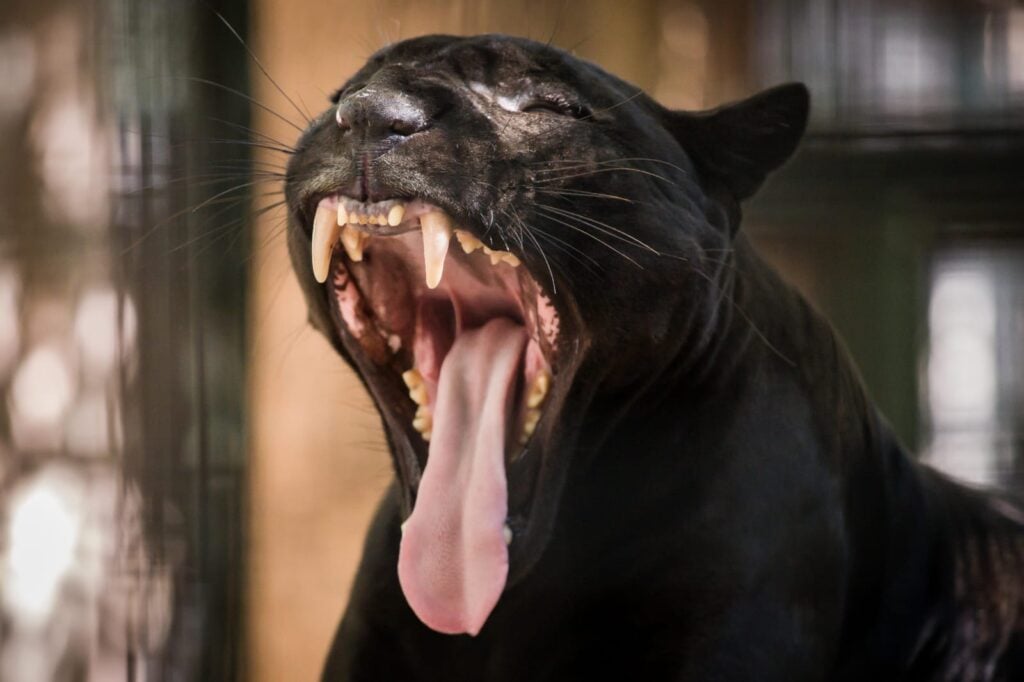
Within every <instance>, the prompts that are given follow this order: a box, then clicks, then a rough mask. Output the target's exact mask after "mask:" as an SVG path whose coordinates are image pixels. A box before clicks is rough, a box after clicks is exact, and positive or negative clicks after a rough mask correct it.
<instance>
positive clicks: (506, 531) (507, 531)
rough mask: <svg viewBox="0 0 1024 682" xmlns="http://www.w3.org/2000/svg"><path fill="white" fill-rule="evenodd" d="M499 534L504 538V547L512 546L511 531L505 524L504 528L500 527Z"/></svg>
mask: <svg viewBox="0 0 1024 682" xmlns="http://www.w3.org/2000/svg"><path fill="white" fill-rule="evenodd" d="M501 534H502V535H503V536H504V537H505V544H506V545H511V544H512V529H511V528H509V527H508V524H507V523H506V524H505V525H504V526H502V527H501Z"/></svg>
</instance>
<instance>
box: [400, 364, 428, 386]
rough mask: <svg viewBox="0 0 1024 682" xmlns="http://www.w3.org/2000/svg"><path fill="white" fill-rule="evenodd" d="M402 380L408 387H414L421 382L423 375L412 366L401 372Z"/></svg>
mask: <svg viewBox="0 0 1024 682" xmlns="http://www.w3.org/2000/svg"><path fill="white" fill-rule="evenodd" d="M402 381H404V382H405V385H406V386H408V387H409V388H416V387H417V386H419V385H420V384H422V383H423V375H422V374H420V371H419V370H418V369H416V368H415V367H413V368H412V369H407V370H406V371H404V372H402Z"/></svg>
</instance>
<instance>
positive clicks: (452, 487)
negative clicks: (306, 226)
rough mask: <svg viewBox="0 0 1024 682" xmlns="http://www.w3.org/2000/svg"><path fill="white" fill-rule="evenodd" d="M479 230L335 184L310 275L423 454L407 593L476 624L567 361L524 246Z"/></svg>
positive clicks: (423, 205)
mask: <svg viewBox="0 0 1024 682" xmlns="http://www.w3.org/2000/svg"><path fill="white" fill-rule="evenodd" d="M485 240H486V234H484V235H480V236H478V235H477V234H475V233H474V232H473V231H471V230H470V229H469V228H467V227H463V226H461V225H457V224H456V223H455V221H454V220H453V218H452V217H451V216H450V215H449V214H448V213H447V212H445V211H444V210H443V209H441V208H438V207H437V206H435V205H433V204H431V203H429V202H426V201H423V200H420V199H414V200H408V201H404V200H388V201H380V202H375V203H363V202H359V201H355V200H353V199H349V198H346V197H344V196H341V195H338V194H334V195H330V196H327V197H324V198H322V199H320V200H319V202H318V203H317V204H316V210H315V217H314V220H313V234H312V244H311V246H312V265H313V272H314V275H315V277H316V279H317V281H319V282H328V288H329V289H328V290H329V292H330V294H331V299H332V303H333V305H334V313H335V316H336V319H337V322H338V324H339V326H340V327H341V328H342V331H343V334H342V336H343V338H345V342H346V345H347V346H348V347H349V350H350V351H353V353H354V354H357V355H360V354H361V356H362V357H361V358H357V360H358V361H357V364H359V365H361V366H362V367H363V369H364V370H365V369H366V368H368V367H369V368H372V369H373V371H372V372H366V371H364V372H363V373H364V377H365V378H366V379H367V381H368V382H370V383H371V390H373V389H374V388H376V389H378V390H377V391H376V395H377V396H378V402H380V403H381V404H382V405H383V409H386V410H391V411H392V412H393V414H392V416H393V417H394V418H395V419H396V420H397V423H400V424H405V428H406V431H407V433H408V435H409V438H410V443H411V444H412V445H413V450H414V451H415V453H416V459H417V461H416V462H415V464H414V466H415V469H416V470H415V471H413V472H406V473H407V474H409V473H411V474H412V476H411V479H412V480H415V479H416V478H417V477H418V479H419V486H418V489H417V491H416V502H415V505H414V507H413V511H412V514H411V515H410V516H409V518H408V520H407V521H406V523H405V524H404V525H403V536H402V544H401V548H400V553H399V566H398V570H399V579H400V582H401V584H402V589H403V591H404V592H405V595H406V599H407V600H408V602H409V604H410V606H411V607H412V608H413V611H415V612H416V614H417V615H418V616H419V617H420V619H421V620H422V621H423V622H424V623H426V624H427V625H428V626H429V627H431V628H433V629H435V630H438V631H440V632H448V633H464V632H465V633H470V634H476V632H478V631H479V629H480V627H482V625H483V623H484V621H485V620H486V619H487V617H488V615H489V614H490V612H491V610H492V609H493V608H494V606H495V604H496V602H497V600H498V598H499V597H500V595H501V593H502V591H503V590H504V587H505V583H506V580H507V575H508V547H507V546H508V545H509V544H511V543H512V542H513V541H514V533H513V529H514V527H515V525H514V524H511V525H510V524H509V522H508V514H509V485H508V480H507V472H508V471H509V470H510V467H513V466H514V465H515V463H516V462H517V460H519V459H521V458H524V457H526V455H527V452H528V449H527V445H528V443H529V441H530V439H531V437H532V436H533V434H534V432H535V431H536V430H537V428H538V424H539V423H541V420H542V417H543V414H544V410H545V405H546V403H547V402H550V400H549V393H550V392H551V388H552V384H553V381H554V377H555V376H556V374H557V368H558V364H559V357H558V354H559V326H560V320H559V315H558V313H557V312H556V309H555V307H554V305H553V304H552V301H551V299H550V298H549V297H548V296H547V295H546V293H545V292H544V290H543V289H542V287H541V286H540V284H539V283H538V281H537V280H536V279H535V278H534V277H533V275H532V274H531V273H530V271H529V269H528V267H526V266H525V265H524V264H523V263H522V261H521V259H520V257H519V256H517V255H515V254H513V253H511V252H510V251H508V250H497V249H494V248H491V247H490V246H488V245H486V244H485V243H484V241H485ZM367 362H368V363H369V364H366V363H367ZM374 382H377V383H378V384H380V385H378V386H372V384H373V383H374ZM402 394H405V395H407V396H408V398H405V397H404V396H403V395H402ZM381 396H385V397H388V396H394V397H395V399H394V400H391V399H384V400H381ZM392 403H394V404H392ZM393 423H394V422H393Z"/></svg>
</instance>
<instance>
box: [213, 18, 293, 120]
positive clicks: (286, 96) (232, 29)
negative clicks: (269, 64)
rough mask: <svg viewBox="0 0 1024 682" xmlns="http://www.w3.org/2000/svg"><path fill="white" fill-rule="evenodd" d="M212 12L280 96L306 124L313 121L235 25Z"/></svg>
mask: <svg viewBox="0 0 1024 682" xmlns="http://www.w3.org/2000/svg"><path fill="white" fill-rule="evenodd" d="M213 13H214V14H216V15H217V18H218V19H220V20H221V23H223V24H224V25H225V26H227V27H228V30H229V31H231V34H232V35H233V36H235V38H236V39H237V40H238V42H239V43H241V45H242V47H243V48H244V49H245V51H246V52H247V53H248V54H249V57H250V58H251V59H252V60H253V62H255V63H256V66H257V67H259V70H260V71H261V72H262V73H263V75H264V76H266V78H267V80H268V81H270V83H271V84H272V85H273V86H274V88H276V89H277V91H278V92H279V93H281V96H282V97H284V98H285V99H286V100H288V103H289V104H291V105H292V107H294V109H295V111H297V112H299V116H301V117H302V118H303V119H305V121H306V123H307V124H310V123H312V122H313V121H312V120H311V119H310V118H309V117H308V116H306V115H305V114H304V113H303V112H302V109H299V105H297V104H296V103H295V102H294V101H293V100H292V98H291V97H289V96H288V94H287V93H285V91H284V89H283V88H282V87H281V86H280V85H278V84H277V81H276V80H274V79H273V77H271V75H270V73H268V72H267V70H266V68H264V66H263V62H261V61H260V60H259V58H258V57H257V56H256V54H255V53H254V52H253V51H252V50H251V49H249V45H248V44H247V43H246V42H245V40H243V39H242V36H240V35H239V34H238V31H236V30H235V27H234V26H232V25H231V22H229V21H228V20H227V19H225V18H224V15H223V14H221V13H220V12H218V11H217V10H213ZM293 125H294V124H293ZM300 132H301V131H300Z"/></svg>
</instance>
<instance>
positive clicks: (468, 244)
mask: <svg viewBox="0 0 1024 682" xmlns="http://www.w3.org/2000/svg"><path fill="white" fill-rule="evenodd" d="M455 238H456V239H458V240H459V245H460V246H462V250H463V251H464V252H466V253H473V252H474V251H476V250H477V249H479V248H483V246H484V243H483V242H482V241H480V240H479V239H477V238H476V237H475V236H474V235H472V234H471V233H469V232H466V231H465V230H455Z"/></svg>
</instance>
